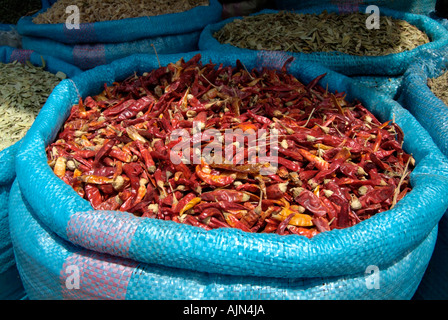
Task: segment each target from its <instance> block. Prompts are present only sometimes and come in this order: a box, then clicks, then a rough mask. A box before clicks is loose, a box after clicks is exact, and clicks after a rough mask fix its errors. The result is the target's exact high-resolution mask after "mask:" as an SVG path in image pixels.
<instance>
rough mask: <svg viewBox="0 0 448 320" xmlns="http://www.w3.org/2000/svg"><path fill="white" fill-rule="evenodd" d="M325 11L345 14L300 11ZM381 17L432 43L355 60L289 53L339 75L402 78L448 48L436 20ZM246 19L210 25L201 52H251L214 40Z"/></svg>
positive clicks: (390, 12) (383, 10)
mask: <svg viewBox="0 0 448 320" xmlns="http://www.w3.org/2000/svg"><path fill="white" fill-rule="evenodd" d="M365 8H366V7H365V6H359V7H358V8H356V9H357V10H356V11H359V12H365V10H366V9H365ZM324 10H327V11H328V12H341V11H340V9H339V8H338V7H337V6H334V5H333V6H330V5H328V6H317V7H311V8H305V9H302V10H298V11H296V12H297V13H314V14H320V13H322V12H323V11H324ZM277 12H279V11H277V10H263V11H260V12H258V13H256V14H254V15H258V14H263V13H277ZM380 12H381V15H385V16H390V17H393V18H396V19H403V20H406V21H408V22H409V23H411V24H413V25H414V26H416V27H418V28H419V29H420V30H422V31H424V32H425V33H426V34H427V35H428V36H429V37H430V39H431V40H432V41H431V42H430V43H427V44H424V45H421V46H419V47H417V48H415V49H413V50H410V51H404V52H401V53H396V54H389V55H386V56H355V55H349V54H344V53H340V52H313V53H296V52H288V54H290V55H292V56H294V57H295V58H296V59H297V60H298V61H309V62H315V63H319V64H322V65H323V66H325V67H328V68H330V69H332V70H334V71H336V72H339V73H342V74H344V75H349V76H400V75H403V73H404V72H405V71H406V69H407V67H408V66H409V61H410V60H411V59H412V58H413V57H416V56H418V55H419V54H420V53H421V52H422V51H424V50H426V49H438V48H443V47H444V46H446V45H448V30H446V29H445V28H444V27H443V26H441V25H440V24H439V23H438V22H436V21H435V20H433V19H431V18H429V17H427V16H423V15H417V14H411V13H405V12H399V11H395V10H391V9H387V8H381V11H380ZM235 19H242V17H232V18H229V19H225V20H223V21H220V22H218V23H215V24H211V25H208V26H207V27H206V28H204V30H203V31H202V33H201V37H200V39H199V49H200V50H215V51H221V52H229V53H230V52H233V53H239V54H244V53H246V52H249V51H254V50H251V49H242V48H238V47H236V46H233V45H230V44H221V43H220V42H219V41H218V40H216V39H215V38H214V37H213V34H214V33H215V32H216V31H218V30H220V29H221V28H223V27H224V26H225V25H226V24H227V23H229V22H232V21H233V20H235Z"/></svg>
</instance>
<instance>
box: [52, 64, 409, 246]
mask: <svg viewBox="0 0 448 320" xmlns="http://www.w3.org/2000/svg"><path fill="white" fill-rule="evenodd" d="M324 77H325V74H323V75H320V76H318V77H316V78H315V79H314V80H312V81H311V82H310V83H308V84H303V83H301V82H300V81H298V80H297V79H296V78H295V77H294V76H292V75H291V74H288V73H287V72H286V64H285V66H284V67H283V68H282V70H281V71H276V70H270V69H266V68H265V69H262V70H255V69H254V70H253V71H251V72H249V71H247V70H246V68H245V67H244V65H243V64H242V63H241V62H240V61H237V63H236V65H235V66H234V67H232V66H227V67H226V66H223V65H219V66H216V65H214V64H212V63H208V64H203V63H202V62H201V61H200V55H196V56H194V57H193V58H192V59H190V60H189V61H184V60H183V59H180V60H179V61H177V62H176V63H170V64H168V65H167V66H166V67H160V68H158V69H154V70H152V71H149V72H147V73H145V74H144V75H141V76H140V75H139V76H137V75H132V76H130V77H129V78H128V79H126V80H124V81H122V82H120V83H118V82H115V83H113V84H112V85H111V86H107V85H105V86H104V91H103V92H102V93H101V94H100V95H98V96H93V97H86V98H85V99H84V100H83V99H80V100H79V101H78V103H77V104H75V105H74V106H73V107H72V108H71V110H70V115H69V117H68V119H67V121H66V123H65V124H64V126H63V128H61V132H60V133H59V135H58V137H57V139H58V140H56V141H55V142H54V143H52V144H50V145H49V146H48V147H47V148H46V154H47V157H48V163H49V165H50V166H51V167H52V168H53V170H54V172H55V174H56V175H57V176H58V177H60V178H61V179H62V180H63V181H65V182H66V183H67V184H70V185H71V186H72V187H73V189H74V190H75V191H76V192H77V193H78V194H79V195H80V196H82V197H84V198H86V199H87V200H88V201H89V202H90V203H91V204H92V207H93V208H94V209H97V210H122V211H129V212H131V213H133V214H135V215H137V216H142V217H150V218H156V219H165V220H173V221H176V222H178V223H186V224H190V225H193V226H197V227H200V228H204V229H205V230H211V229H214V228H224V227H232V228H239V229H241V230H243V231H246V232H263V233H278V234H282V235H288V234H295V235H302V236H305V237H308V238H311V237H313V236H315V235H316V234H318V233H320V232H326V231H329V230H332V229H334V228H346V227H350V226H352V225H354V224H356V223H359V222H360V221H363V220H365V219H368V218H369V217H371V216H373V215H374V214H376V213H378V212H382V211H385V210H388V209H389V208H391V207H393V206H394V205H395V203H396V201H399V200H400V199H402V198H403V197H404V196H405V195H406V194H407V193H408V192H409V191H410V190H411V186H410V180H409V172H410V170H412V167H413V165H414V163H413V159H412V157H411V156H410V155H409V154H407V153H405V152H404V150H403V149H402V142H403V140H404V134H403V131H402V130H401V128H400V127H399V126H398V125H397V124H396V123H394V122H393V121H388V122H385V123H381V122H380V121H379V120H378V119H376V118H375V116H374V115H373V114H372V113H371V112H370V111H368V110H367V109H366V108H365V107H364V106H363V105H362V104H360V103H358V102H355V103H350V102H349V101H347V100H345V93H331V92H327V90H325V89H324V88H322V87H320V86H319V85H318V83H319V81H320V80H321V79H322V78H324ZM194 123H195V124H196V127H198V128H200V129H201V130H203V129H207V128H213V129H214V130H216V131H217V132H219V133H225V132H226V130H227V129H233V130H239V131H238V134H236V135H235V137H234V138H235V139H237V141H233V140H232V142H233V143H232V144H228V145H226V146H223V145H222V144H221V141H220V140H219V139H215V138H213V140H212V134H211V133H210V132H203V133H201V135H199V136H196V135H193V137H192V138H191V135H192V134H193V128H194ZM175 129H184V130H186V132H188V133H189V134H190V138H188V139H185V140H183V139H181V138H173V139H172V140H171V134H172V133H173V132H174V130H175ZM249 130H250V131H249ZM263 130H265V131H264V132H265V136H264V137H265V138H266V139H265V140H263V139H262V138H261V136H257V137H256V140H255V141H256V142H257V143H258V144H257V145H256V146H255V147H254V146H253V145H252V146H250V145H249V139H243V140H238V139H239V138H242V137H243V136H244V135H241V131H243V132H251V133H252V136H255V135H254V133H255V134H257V133H261V132H263ZM274 131H275V134H276V135H278V142H279V143H278V144H276V143H271V142H269V140H268V139H267V138H268V136H269V137H270V136H271V135H273V134H274ZM216 146H221V147H222V149H223V150H224V151H229V152H228V154H227V153H225V154H223V157H224V158H223V159H222V160H226V159H227V160H229V161H231V162H230V163H218V162H219V161H215V162H210V163H209V162H205V161H204V159H203V158H202V157H199V158H197V157H196V155H195V154H193V153H190V154H188V153H187V152H185V153H184V152H183V151H182V152H181V151H179V152H178V151H176V152H172V151H174V150H175V149H174V148H175V147H182V148H183V147H189V148H190V149H193V147H197V150H196V151H200V153H201V152H202V153H203V152H204V151H207V152H209V153H210V152H212V151H213V148H214V147H216ZM249 147H250V148H249ZM182 148H181V149H178V150H184V149H182ZM257 149H263V150H265V151H266V152H265V153H264V154H258V152H257ZM274 152H275V154H276V155H278V156H275V157H273V156H272V155H273V154H274ZM195 159H199V160H200V162H199V163H197V162H194V161H193V160H195ZM249 159H250V160H251V161H250V162H249ZM273 159H274V160H276V161H277V162H276V164H277V165H278V166H277V167H276V168H277V172H271V171H269V170H267V171H266V172H264V171H263V170H265V169H271V168H270V167H271V165H270V164H271V162H272V160H273ZM221 162H222V161H221ZM305 218H306V219H305ZM300 221H302V222H303V221H306V223H303V226H302V225H301V223H299V222H300Z"/></svg>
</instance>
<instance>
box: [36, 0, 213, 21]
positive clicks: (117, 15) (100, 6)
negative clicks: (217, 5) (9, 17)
mask: <svg viewBox="0 0 448 320" xmlns="http://www.w3.org/2000/svg"><path fill="white" fill-rule="evenodd" d="M71 5H76V6H77V7H78V8H79V12H80V22H81V23H92V22H99V21H110V20H121V19H126V18H137V17H146V16H148V17H149V16H157V15H161V14H169V13H176V12H183V11H187V10H190V9H192V8H194V7H197V6H208V5H209V1H208V0H177V1H165V0H153V1H146V0H133V1H129V0H59V1H57V2H55V3H54V4H53V5H52V6H51V7H50V8H49V9H48V10H47V11H45V12H42V13H41V14H39V15H37V16H36V17H35V18H34V19H33V22H34V23H36V24H45V23H65V21H66V19H67V17H68V15H67V13H66V8H67V6H71Z"/></svg>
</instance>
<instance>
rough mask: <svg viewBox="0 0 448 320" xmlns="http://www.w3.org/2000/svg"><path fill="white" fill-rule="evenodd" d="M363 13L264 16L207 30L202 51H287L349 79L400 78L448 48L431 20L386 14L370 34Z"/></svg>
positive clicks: (316, 10)
mask: <svg viewBox="0 0 448 320" xmlns="http://www.w3.org/2000/svg"><path fill="white" fill-rule="evenodd" d="M364 12H365V6H360V7H359V8H358V11H356V12H351V13H340V11H339V9H338V7H337V6H318V7H312V8H307V9H303V10H298V11H294V12H288V11H276V10H263V11H261V12H259V13H256V14H253V15H250V16H247V17H237V18H230V19H226V20H224V21H221V22H219V23H216V24H212V25H208V26H207V27H206V28H205V29H204V31H203V32H202V34H201V38H200V40H199V48H200V50H219V51H226V52H234V53H243V52H247V51H248V50H269V51H286V52H288V53H289V54H291V55H292V56H294V57H295V58H296V59H298V60H300V61H311V62H316V63H320V64H322V65H324V66H326V67H329V68H330V69H333V70H335V71H337V72H341V73H343V74H345V75H352V76H355V75H359V76H374V75H375V76H398V75H402V74H403V73H404V71H405V70H406V68H407V67H408V65H409V61H410V60H411V59H412V58H413V57H415V56H417V55H418V54H419V53H420V52H421V51H422V50H425V49H436V48H442V47H444V46H446V45H447V44H448V30H446V29H445V28H443V27H442V26H441V25H440V24H439V23H437V22H436V21H434V20H433V19H431V18H429V17H426V16H423V15H417V14H410V13H404V12H399V11H394V10H391V9H386V8H383V9H381V15H380V28H379V29H371V30H369V29H368V28H367V26H366V19H367V18H368V17H369V15H368V14H365V13H364Z"/></svg>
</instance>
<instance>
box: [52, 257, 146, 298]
mask: <svg viewBox="0 0 448 320" xmlns="http://www.w3.org/2000/svg"><path fill="white" fill-rule="evenodd" d="M137 265H138V262H136V261H133V260H129V259H124V258H119V257H114V256H111V255H107V254H101V253H97V252H94V251H89V250H84V251H81V252H76V253H73V254H72V255H70V256H69V257H68V258H67V259H66V260H65V262H64V264H63V266H62V269H61V272H60V284H61V293H62V298H63V299H65V300H109V299H111V300H125V299H126V292H127V288H128V284H129V281H130V279H131V276H132V274H133V272H134V270H135V268H136V267H137Z"/></svg>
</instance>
